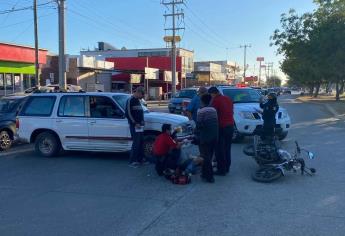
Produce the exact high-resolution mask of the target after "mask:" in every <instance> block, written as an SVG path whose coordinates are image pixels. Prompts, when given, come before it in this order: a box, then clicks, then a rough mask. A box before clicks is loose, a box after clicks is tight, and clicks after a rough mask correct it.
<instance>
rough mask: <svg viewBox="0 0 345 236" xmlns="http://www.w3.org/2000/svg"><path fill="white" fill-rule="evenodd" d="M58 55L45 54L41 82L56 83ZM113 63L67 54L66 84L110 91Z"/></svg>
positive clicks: (92, 89) (86, 89) (90, 89)
mask: <svg viewBox="0 0 345 236" xmlns="http://www.w3.org/2000/svg"><path fill="white" fill-rule="evenodd" d="M58 61H59V56H47V64H46V66H44V67H43V69H42V78H43V79H42V84H58V82H59V81H58V78H59V72H58V68H59V67H58ZM113 72H114V63H113V62H107V61H102V60H97V59H96V58H95V57H92V56H67V57H66V81H67V84H72V85H79V86H81V88H82V89H83V90H85V91H97V90H101V91H104V92H110V91H111V85H112V73H113Z"/></svg>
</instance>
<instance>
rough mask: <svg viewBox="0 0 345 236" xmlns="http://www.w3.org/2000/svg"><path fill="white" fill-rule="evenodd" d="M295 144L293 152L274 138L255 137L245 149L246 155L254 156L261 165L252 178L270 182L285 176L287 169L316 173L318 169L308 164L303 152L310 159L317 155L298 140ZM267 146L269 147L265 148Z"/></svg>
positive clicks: (310, 173) (308, 173)
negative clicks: (284, 147)
mask: <svg viewBox="0 0 345 236" xmlns="http://www.w3.org/2000/svg"><path fill="white" fill-rule="evenodd" d="M295 145H296V149H295V152H294V154H291V153H289V152H288V151H286V150H283V149H281V148H279V147H278V146H277V144H276V143H275V142H274V140H273V142H268V143H265V142H262V140H261V141H258V138H254V145H250V146H248V147H246V148H245V149H244V150H243V151H244V153H245V154H246V155H249V156H252V157H253V158H254V159H255V160H256V162H257V163H258V164H259V166H260V167H259V169H258V170H256V171H255V172H254V173H253V174H252V179H253V180H255V181H258V182H264V183H270V182H273V181H275V180H277V179H279V178H280V177H282V176H285V173H286V172H287V171H293V172H294V173H296V172H297V171H298V170H300V171H301V175H304V174H307V175H309V176H312V175H314V174H315V173H316V169H315V168H308V167H307V166H306V164H305V161H304V159H303V157H302V152H303V153H306V154H307V156H308V157H309V159H314V158H315V155H314V154H313V153H312V152H310V151H308V150H306V149H303V148H301V147H300V146H299V144H298V142H297V141H296V142H295ZM265 148H267V149H266V150H265Z"/></svg>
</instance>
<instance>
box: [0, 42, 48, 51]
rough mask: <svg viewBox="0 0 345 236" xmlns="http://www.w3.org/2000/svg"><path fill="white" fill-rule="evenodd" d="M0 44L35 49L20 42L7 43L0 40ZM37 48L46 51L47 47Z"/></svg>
mask: <svg viewBox="0 0 345 236" xmlns="http://www.w3.org/2000/svg"><path fill="white" fill-rule="evenodd" d="M0 44H4V45H8V46H15V47H21V48H30V49H35V47H31V46H26V45H22V44H14V43H7V42H0ZM39 50H41V51H48V49H45V48H39Z"/></svg>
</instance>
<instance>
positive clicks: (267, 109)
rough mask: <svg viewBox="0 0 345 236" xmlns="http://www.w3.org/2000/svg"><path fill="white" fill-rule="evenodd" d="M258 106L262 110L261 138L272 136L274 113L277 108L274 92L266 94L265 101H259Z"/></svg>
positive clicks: (274, 122)
mask: <svg viewBox="0 0 345 236" xmlns="http://www.w3.org/2000/svg"><path fill="white" fill-rule="evenodd" d="M260 108H261V109H262V110H263V111H262V119H263V120H264V125H263V131H262V135H261V139H262V140H265V139H268V138H273V137H274V129H275V126H276V114H277V112H278V110H279V105H278V102H277V95H276V94H275V93H269V94H268V95H267V101H266V102H263V101H261V102H260Z"/></svg>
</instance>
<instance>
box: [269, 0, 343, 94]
mask: <svg viewBox="0 0 345 236" xmlns="http://www.w3.org/2000/svg"><path fill="white" fill-rule="evenodd" d="M314 2H315V3H316V4H317V5H318V8H317V9H316V10H315V11H314V12H312V13H305V14H302V15H298V14H297V13H296V11H295V10H290V11H289V13H288V14H282V16H281V29H280V30H276V31H275V32H274V34H273V36H272V37H271V39H272V44H271V45H275V46H277V47H278V50H277V53H278V54H281V55H283V56H284V60H283V61H282V63H281V69H282V71H283V72H285V73H286V74H287V75H288V76H289V78H290V80H291V81H290V83H293V84H296V85H300V86H306V87H309V88H310V92H311V94H313V93H314V96H317V95H318V92H319V89H320V86H321V84H322V83H329V82H333V83H335V84H336V94H337V95H336V99H337V100H339V94H340V92H341V91H343V90H344V78H345V70H344V69H343V67H344V64H345V44H344V42H345V0H317V1H314Z"/></svg>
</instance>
